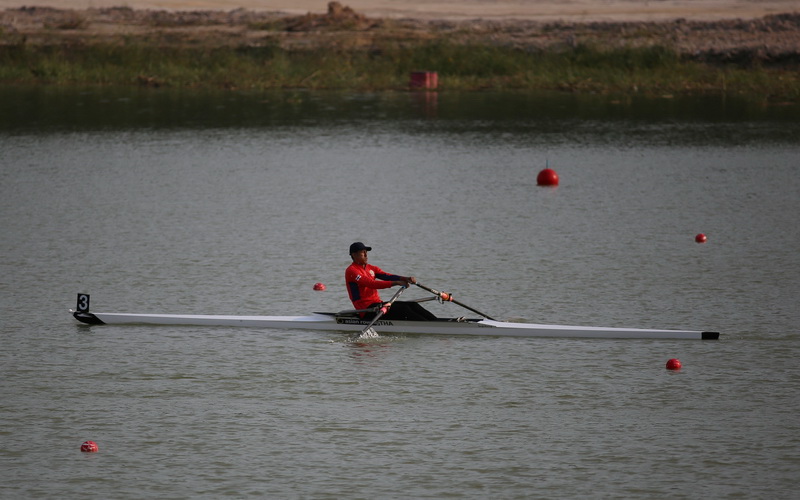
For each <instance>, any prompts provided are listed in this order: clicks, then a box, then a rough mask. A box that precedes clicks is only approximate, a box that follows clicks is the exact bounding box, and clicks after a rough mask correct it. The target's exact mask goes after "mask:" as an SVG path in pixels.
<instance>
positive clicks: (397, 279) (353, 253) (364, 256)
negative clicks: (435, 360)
mask: <svg viewBox="0 0 800 500" xmlns="http://www.w3.org/2000/svg"><path fill="white" fill-rule="evenodd" d="M371 250H372V247H368V246H366V245H365V244H364V243H362V242H360V241H356V242H355V243H353V244H352V245H350V258H351V259H352V260H353V262H352V264H350V266H348V268H347V269H346V270H345V272H344V280H345V283H346V284H347V293H348V295H349V296H350V301H351V302H352V303H353V306H355V308H356V309H358V310H364V309H373V310H376V311H377V309H379V308H380V307H381V306H382V305H383V301H381V297H380V295H379V294H378V290H381V289H384V288H391V287H393V286H408V284H410V283H416V282H417V278H415V277H413V276H398V275H396V274H390V273H387V272H385V271H383V269H381V268H380V267H378V266H373V265H372V264H369V263H368V262H367V261H368V260H369V256H368V252H370V251H371ZM361 317H362V318H365V319H370V318H372V317H374V315H373V314H370V313H365V312H362V313H361ZM382 319H386V320H392V319H394V320H406V321H432V320H435V319H436V316H434V315H433V314H432V313H431V312H430V311H428V310H426V309H425V308H424V307H422V306H421V305H419V304H418V303H416V302H403V301H395V302H394V304H392V306H391V307H390V308H389V310H388V311H387V312H386V314H384V315H383V316H382Z"/></svg>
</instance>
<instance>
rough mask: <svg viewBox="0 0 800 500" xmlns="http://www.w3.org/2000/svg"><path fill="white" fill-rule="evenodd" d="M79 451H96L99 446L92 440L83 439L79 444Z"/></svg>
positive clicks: (98, 449)
mask: <svg viewBox="0 0 800 500" xmlns="http://www.w3.org/2000/svg"><path fill="white" fill-rule="evenodd" d="M81 451H82V452H84V453H97V452H98V451H100V448H99V447H98V446H97V443H95V442H94V441H84V442H83V444H82V445H81Z"/></svg>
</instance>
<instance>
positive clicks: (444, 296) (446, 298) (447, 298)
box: [415, 283, 497, 321]
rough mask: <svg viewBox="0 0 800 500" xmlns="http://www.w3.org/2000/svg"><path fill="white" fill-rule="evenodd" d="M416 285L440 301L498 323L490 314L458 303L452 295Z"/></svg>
mask: <svg viewBox="0 0 800 500" xmlns="http://www.w3.org/2000/svg"><path fill="white" fill-rule="evenodd" d="M415 285H417V286H418V287H420V288H422V289H423V290H427V291H429V292H431V293H432V294H434V295H436V296H437V297H439V298H440V299H442V300H443V301H445V302H452V303H453V304H458V305H460V306H461V307H463V308H464V309H469V310H470V311H472V312H474V313H478V314H480V315H481V316H483V317H484V318H486V319H490V320H492V321H497V320H496V319H494V318H493V317H491V316H489V315H488V314H484V313H482V312H480V311H479V310H477V309H473V308H471V307H470V306H468V305H466V304H464V303H463V302H459V301H457V300H456V299H454V298H453V296H452V295H450V294H449V293H447V292H440V291H439V290H434V289H433V288H428V287H427V286H425V285H423V284H420V283H415Z"/></svg>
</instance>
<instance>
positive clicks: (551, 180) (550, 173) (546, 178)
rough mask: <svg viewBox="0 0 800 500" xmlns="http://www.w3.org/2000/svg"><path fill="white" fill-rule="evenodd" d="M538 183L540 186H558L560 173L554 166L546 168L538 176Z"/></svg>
mask: <svg viewBox="0 0 800 500" xmlns="http://www.w3.org/2000/svg"><path fill="white" fill-rule="evenodd" d="M536 184H538V185H540V186H558V174H557V173H556V171H555V170H553V169H552V168H546V169H544V170H542V171H541V172H539V175H537V176H536Z"/></svg>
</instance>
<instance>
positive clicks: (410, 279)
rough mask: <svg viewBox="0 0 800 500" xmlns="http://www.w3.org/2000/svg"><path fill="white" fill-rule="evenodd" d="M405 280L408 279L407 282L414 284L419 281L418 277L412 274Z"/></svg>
mask: <svg viewBox="0 0 800 500" xmlns="http://www.w3.org/2000/svg"><path fill="white" fill-rule="evenodd" d="M405 281H406V283H407V284H412V285H413V284H414V283H416V282H417V278H415V277H413V276H411V277H409V278H406V280H405Z"/></svg>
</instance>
